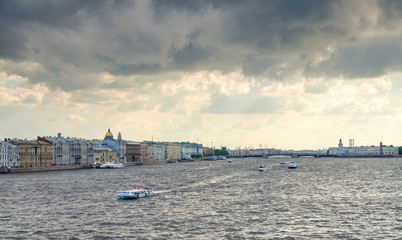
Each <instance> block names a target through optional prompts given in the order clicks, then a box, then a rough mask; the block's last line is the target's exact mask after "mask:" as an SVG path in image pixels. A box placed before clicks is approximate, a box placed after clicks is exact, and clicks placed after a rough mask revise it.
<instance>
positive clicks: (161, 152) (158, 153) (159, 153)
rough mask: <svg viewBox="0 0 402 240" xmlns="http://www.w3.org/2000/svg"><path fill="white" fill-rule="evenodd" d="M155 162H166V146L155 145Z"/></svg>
mask: <svg viewBox="0 0 402 240" xmlns="http://www.w3.org/2000/svg"><path fill="white" fill-rule="evenodd" d="M154 160H156V161H162V160H165V146H164V145H162V144H155V145H154Z"/></svg>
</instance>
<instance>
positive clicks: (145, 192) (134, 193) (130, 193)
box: [117, 188, 154, 199]
mask: <svg viewBox="0 0 402 240" xmlns="http://www.w3.org/2000/svg"><path fill="white" fill-rule="evenodd" d="M152 194H154V192H153V191H152V189H150V188H137V189H133V190H126V191H119V192H117V196H118V197H119V198H120V199H136V198H140V197H146V196H149V195H152Z"/></svg>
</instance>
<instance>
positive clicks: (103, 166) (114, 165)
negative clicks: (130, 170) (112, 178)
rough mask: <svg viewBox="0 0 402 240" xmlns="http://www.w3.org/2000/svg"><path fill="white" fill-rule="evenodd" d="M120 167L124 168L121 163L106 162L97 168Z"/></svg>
mask: <svg viewBox="0 0 402 240" xmlns="http://www.w3.org/2000/svg"><path fill="white" fill-rule="evenodd" d="M122 167H124V165H123V164H122V163H112V162H108V163H103V164H101V165H100V167H99V168H122Z"/></svg>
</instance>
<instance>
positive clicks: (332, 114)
mask: <svg viewBox="0 0 402 240" xmlns="http://www.w3.org/2000/svg"><path fill="white" fill-rule="evenodd" d="M401 23H402V1H381V0H373V1H364V0H357V1H336V0H335V1H235V2H233V1H227V2H226V1H218V2H216V1H207V0H205V1H160V0H154V1H152V0H148V1H127V2H125V1H95V2H92V1H89V2H81V1H60V2H59V1H41V0H38V1H20V0H13V1H11V0H10V1H8V0H6V1H2V2H1V3H0V31H1V33H2V38H1V39H0V112H1V114H0V121H1V123H2V124H1V125H0V137H1V139H4V138H14V137H17V138H30V139H32V138H36V137H37V136H56V135H57V133H59V132H61V133H62V134H63V136H70V137H77V138H85V139H93V138H103V137H104V134H105V132H106V131H107V129H108V128H110V129H111V131H112V132H113V134H115V135H116V136H117V134H118V132H121V134H122V137H123V139H127V140H134V141H144V140H151V138H152V136H153V138H154V140H155V141H167V142H169V141H170V142H173V141H190V142H198V143H201V144H203V145H204V146H211V145H214V146H216V147H220V146H226V147H228V148H230V149H235V148H237V147H239V146H241V147H242V148H244V147H245V146H247V147H250V146H252V147H254V148H258V147H259V146H260V145H261V146H263V147H264V148H265V147H267V148H277V149H295V150H302V149H324V148H328V147H332V146H337V144H338V141H339V139H340V138H342V139H343V141H344V145H345V146H346V145H348V140H349V139H354V145H355V146H370V145H378V144H379V143H380V141H382V142H383V144H385V145H394V146H401V145H402V140H401V137H400V136H401V135H402V128H401V127H400V125H401V123H402V110H401V109H400V106H401V105H402V98H401V97H400V96H401V94H402V73H401V71H402V58H401V56H402V24H401Z"/></svg>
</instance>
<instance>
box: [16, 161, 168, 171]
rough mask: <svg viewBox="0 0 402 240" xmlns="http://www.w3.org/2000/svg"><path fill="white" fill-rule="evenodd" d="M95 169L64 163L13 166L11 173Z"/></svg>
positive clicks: (159, 162) (130, 163) (128, 163)
mask: <svg viewBox="0 0 402 240" xmlns="http://www.w3.org/2000/svg"><path fill="white" fill-rule="evenodd" d="M162 163H166V161H157V162H156V161H155V162H146V163H143V164H138V162H127V163H124V166H126V167H131V166H140V165H152V164H162ZM91 168H93V169H95V165H62V166H47V167H11V168H10V170H11V172H10V173H32V172H48V171H64V170H79V169H91Z"/></svg>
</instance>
